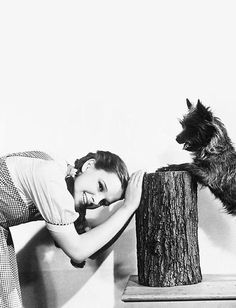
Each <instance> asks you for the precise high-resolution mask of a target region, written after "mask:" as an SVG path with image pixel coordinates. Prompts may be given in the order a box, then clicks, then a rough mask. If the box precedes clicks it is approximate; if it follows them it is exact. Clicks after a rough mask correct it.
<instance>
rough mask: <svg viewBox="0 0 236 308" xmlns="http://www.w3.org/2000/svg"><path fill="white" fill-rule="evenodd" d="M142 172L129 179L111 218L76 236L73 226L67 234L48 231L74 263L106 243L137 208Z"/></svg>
mask: <svg viewBox="0 0 236 308" xmlns="http://www.w3.org/2000/svg"><path fill="white" fill-rule="evenodd" d="M143 175H144V172H143V171H138V172H136V173H134V174H132V176H131V177H130V180H129V184H128V187H127V190H126V195H125V200H124V204H123V206H121V207H120V208H119V209H118V210H117V211H116V212H115V213H114V214H113V215H112V216H110V217H109V218H108V219H107V220H106V221H105V222H104V223H102V224H101V225H99V226H97V227H95V228H93V229H91V230H89V231H88V232H86V233H83V234H80V235H78V234H77V232H76V230H75V228H74V226H71V230H70V231H68V232H55V231H50V233H51V235H52V237H53V238H54V240H55V241H56V242H57V243H58V245H59V246H60V247H61V248H62V249H63V251H64V252H65V253H66V254H67V255H68V256H69V257H70V258H71V259H72V260H73V261H74V262H79V263H80V262H82V261H84V260H85V259H87V258H88V257H90V256H91V255H93V254H94V253H95V252H96V251H98V250H99V249H100V248H102V247H103V246H104V245H105V244H106V243H108V242H109V241H110V240H111V239H112V238H113V237H114V236H115V235H116V234H117V233H118V232H119V231H120V229H121V228H122V227H123V226H124V225H125V223H126V222H127V221H128V220H129V218H130V217H131V216H132V214H133V213H134V212H135V210H136V209H137V208H138V206H139V203H140V198H141V192H142V180H143Z"/></svg>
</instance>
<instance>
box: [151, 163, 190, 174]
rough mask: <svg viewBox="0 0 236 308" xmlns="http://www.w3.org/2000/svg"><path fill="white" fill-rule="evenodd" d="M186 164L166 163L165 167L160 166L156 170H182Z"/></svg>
mask: <svg viewBox="0 0 236 308" xmlns="http://www.w3.org/2000/svg"><path fill="white" fill-rule="evenodd" d="M185 167H186V164H180V165H168V166H166V167H161V168H158V169H157V170H156V172H166V171H184V170H185Z"/></svg>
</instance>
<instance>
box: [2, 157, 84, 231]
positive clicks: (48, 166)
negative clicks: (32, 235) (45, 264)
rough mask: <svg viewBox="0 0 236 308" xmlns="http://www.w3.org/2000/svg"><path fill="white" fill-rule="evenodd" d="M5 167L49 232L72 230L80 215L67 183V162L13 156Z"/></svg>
mask: <svg viewBox="0 0 236 308" xmlns="http://www.w3.org/2000/svg"><path fill="white" fill-rule="evenodd" d="M6 164H7V167H8V170H9V173H10V175H11V178H12V180H13V183H14V185H15V186H16V188H17V190H18V192H19V194H20V196H21V198H22V199H23V201H24V202H25V203H26V205H30V204H32V203H33V204H34V205H35V206H36V207H37V208H38V210H39V212H40V214H41V215H42V217H43V218H44V220H45V221H46V226H47V228H48V229H50V230H52V231H56V232H58V231H59V232H60V231H62V232H64V231H69V230H71V227H72V225H71V224H72V223H73V222H74V221H75V220H76V219H77V218H78V216H79V214H78V213H77V212H76V211H75V205H74V198H73V197H72V196H71V194H70V193H69V191H68V190H67V186H66V182H65V177H66V174H67V163H66V161H57V160H43V159H39V158H31V157H19V156H12V157H7V158H6Z"/></svg>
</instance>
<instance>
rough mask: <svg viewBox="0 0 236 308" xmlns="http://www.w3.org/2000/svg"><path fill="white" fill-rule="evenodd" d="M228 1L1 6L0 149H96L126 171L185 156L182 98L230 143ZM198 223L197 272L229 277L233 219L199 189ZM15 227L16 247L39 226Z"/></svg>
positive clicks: (231, 17)
mask: <svg viewBox="0 0 236 308" xmlns="http://www.w3.org/2000/svg"><path fill="white" fill-rule="evenodd" d="M234 6H235V1H228V0H224V1H217V0H215V1H213V0H212V1H209V0H204V1H203V0H198V1H189V0H188V1H187V0H186V1H183V0H180V1H168V0H167V1H157V0H156V1H148V0H145V1H143V0H142V1H138V0H136V1H131V0H125V1H123V0H120V1H104V0H102V1H50V0H47V1H44V0H42V1H1V2H0V44H1V48H0V104H1V105H0V106H1V112H0V140H1V143H0V153H1V154H5V153H7V152H13V151H14V152H15V151H23V150H28V149H30V150H31V149H41V150H46V151H50V152H52V151H53V152H55V153H57V154H59V155H61V156H63V157H66V158H67V159H68V160H69V161H72V162H73V161H74V159H75V158H77V157H80V156H81V155H84V154H86V153H87V152H89V151H96V150H97V149H104V150H110V151H113V152H115V153H117V154H119V155H120V156H121V157H122V158H123V159H124V160H125V162H126V163H127V165H128V167H129V170H130V172H133V171H135V170H137V169H140V168H144V169H146V170H147V171H148V172H152V171H155V170H156V168H157V167H159V166H162V165H165V164H167V163H178V162H186V161H190V160H191V158H190V155H189V153H186V152H184V151H183V150H182V149H181V146H180V145H178V144H177V143H176V141H175V136H176V134H177V133H178V132H179V130H180V125H179V123H178V121H177V119H178V118H180V117H181V116H182V114H184V113H185V112H186V109H187V108H186V104H185V99H186V97H188V98H189V99H190V100H191V101H193V102H196V101H197V99H198V98H199V99H201V100H202V102H203V103H204V104H206V105H207V106H211V108H212V110H213V111H214V112H215V113H216V115H217V116H219V117H220V118H221V119H222V121H223V122H224V123H225V125H226V128H227V129H228V131H229V135H230V137H231V138H232V140H233V141H235V140H236V130H235V128H236V124H235V112H234V110H235V102H236V91H235V74H236V73H235V72H236V60H235V55H236V44H235V28H236V19H235V10H234ZM199 219H200V222H199V226H200V231H199V241H200V251H201V265H202V271H203V272H204V273H218V272H221V273H222V272H227V273H235V272H236V262H235V259H236V245H235V243H236V223H235V219H234V218H232V217H229V216H227V215H226V214H224V213H223V211H222V208H221V205H220V204H219V202H217V201H216V200H214V198H213V197H212V196H211V195H210V194H209V192H208V191H207V190H201V191H200V192H199ZM24 228H26V227H19V228H18V229H17V232H16V235H15V236H16V237H17V235H19V234H20V236H19V239H18V240H17V241H16V247H17V249H18V251H20V250H21V248H22V247H23V246H24V245H25V244H26V243H27V242H28V241H29V237H30V235H28V230H29V231H32V234H33V233H34V232H35V231H34V230H37V227H35V225H33V226H30V227H27V232H26V229H24ZM34 228H36V229H34ZM30 229H32V230H30ZM33 229H34V230H33ZM130 229H131V230H132V232H133V233H134V229H133V227H130ZM130 229H128V230H130ZM20 232H21V233H20ZM29 234H30V233H29ZM120 241H121V240H120ZM119 245H120V246H121V248H122V247H123V248H122V249H126V246H125V243H122V242H121V243H120V244H119ZM122 245H123V246H122ZM134 257H135V255H134V254H132V258H134ZM110 258H112V254H111V255H110ZM112 260H113V259H112ZM113 261H114V260H113ZM113 261H111V260H110V262H111V263H113ZM126 262H127V264H128V263H129V262H131V263H132V262H134V261H133V260H130V259H128V260H126ZM108 264H109V262H108ZM132 264H133V263H132ZM98 270H99V269H98ZM98 273H99V272H98ZM111 275H113V273H111ZM121 289H122V288H121ZM78 293H79V292H78ZM78 296H79V295H78ZM83 300H84V299H83ZM90 300H91V298H90ZM110 300H111V302H114V298H113V299H110ZM93 304H94V303H93ZM119 304H120V303H119ZM117 305H118V304H117ZM120 305H121V304H120ZM94 307H96V306H94Z"/></svg>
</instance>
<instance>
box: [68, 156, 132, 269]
mask: <svg viewBox="0 0 236 308" xmlns="http://www.w3.org/2000/svg"><path fill="white" fill-rule="evenodd" d="M89 159H95V164H94V167H95V168H96V169H102V170H105V171H107V172H112V173H115V174H116V175H117V176H118V178H119V180H120V182H121V188H122V190H123V193H122V196H121V199H123V198H124V195H125V190H126V187H127V185H128V180H129V173H128V169H127V167H126V165H125V163H124V162H123V160H122V159H121V158H120V157H119V156H118V155H116V154H113V153H111V152H109V151H97V152H96V153H92V152H90V153H88V154H87V155H85V156H83V157H82V158H80V159H76V161H75V165H74V167H75V169H77V172H76V175H75V177H76V176H78V175H79V174H80V173H81V171H82V167H83V165H84V163H85V162H86V161H88V160H89ZM66 184H67V189H68V190H69V192H70V193H71V194H72V195H74V178H73V177H67V178H66ZM85 216H86V207H83V206H81V207H80V208H79V217H78V218H77V220H76V221H75V222H74V225H75V228H76V231H77V232H78V233H79V234H81V233H84V232H85V228H86V226H87V221H86V217H85ZM71 263H72V265H74V266H75V267H84V264H85V262H82V263H79V264H76V263H74V262H73V261H71Z"/></svg>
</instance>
